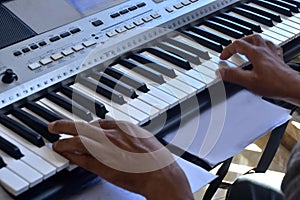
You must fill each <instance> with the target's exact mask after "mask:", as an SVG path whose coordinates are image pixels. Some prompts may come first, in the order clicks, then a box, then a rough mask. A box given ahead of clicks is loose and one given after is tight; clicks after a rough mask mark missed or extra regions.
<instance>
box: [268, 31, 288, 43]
mask: <svg viewBox="0 0 300 200" xmlns="http://www.w3.org/2000/svg"><path fill="white" fill-rule="evenodd" d="M263 34H265V35H268V36H270V37H272V38H275V39H277V40H280V41H281V42H284V41H287V40H288V38H287V37H284V36H282V35H280V34H278V33H275V32H273V31H272V30H271V29H268V30H263Z"/></svg>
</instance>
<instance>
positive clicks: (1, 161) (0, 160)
mask: <svg viewBox="0 0 300 200" xmlns="http://www.w3.org/2000/svg"><path fill="white" fill-rule="evenodd" d="M3 167H6V164H5V162H4V160H3V158H2V157H1V156H0V169H1V168H3Z"/></svg>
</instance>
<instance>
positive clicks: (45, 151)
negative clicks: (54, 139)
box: [4, 132, 69, 172]
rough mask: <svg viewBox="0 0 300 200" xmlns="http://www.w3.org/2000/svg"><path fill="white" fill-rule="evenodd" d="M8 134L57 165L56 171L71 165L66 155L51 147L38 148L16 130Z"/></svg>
mask: <svg viewBox="0 0 300 200" xmlns="http://www.w3.org/2000/svg"><path fill="white" fill-rule="evenodd" d="M4 134H7V133H6V132H4ZM7 136H9V137H11V138H12V139H14V140H16V141H17V142H18V143H20V144H21V145H23V146H25V147H26V148H27V149H29V150H30V151H32V152H33V153H35V154H37V155H39V156H40V157H42V158H43V159H44V160H46V161H48V162H49V163H51V164H52V165H53V166H55V167H56V171H58V172H59V171H61V170H62V169H64V168H66V167H68V165H69V161H68V160H67V159H65V158H64V157H62V156H61V155H59V154H58V153H56V152H54V151H53V150H52V149H49V148H48V147H47V146H43V147H40V148H38V147H37V146H35V145H33V144H31V143H30V142H28V141H27V140H25V139H24V138H22V137H20V136H19V135H17V134H16V133H14V132H11V133H10V134H9V135H7Z"/></svg>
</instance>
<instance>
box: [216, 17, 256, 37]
mask: <svg viewBox="0 0 300 200" xmlns="http://www.w3.org/2000/svg"><path fill="white" fill-rule="evenodd" d="M210 20H212V21H215V22H218V23H219V24H224V25H226V26H228V27H230V28H233V29H235V30H240V31H241V32H243V33H244V34H245V35H251V34H253V31H252V29H251V28H249V27H246V26H243V25H241V24H238V23H235V22H232V21H230V20H228V19H224V18H222V17H218V16H217V17H214V18H211V19H210Z"/></svg>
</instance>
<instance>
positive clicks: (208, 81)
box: [186, 70, 214, 85]
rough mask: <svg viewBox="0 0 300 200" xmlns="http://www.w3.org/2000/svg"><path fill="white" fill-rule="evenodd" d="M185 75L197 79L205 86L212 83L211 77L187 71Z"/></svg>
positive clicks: (194, 71)
mask: <svg viewBox="0 0 300 200" xmlns="http://www.w3.org/2000/svg"><path fill="white" fill-rule="evenodd" d="M186 74H187V75H189V76H191V77H193V78H195V79H197V80H199V81H201V82H203V83H205V84H207V85H209V84H211V83H212V82H213V81H214V79H213V78H211V77H209V76H207V75H205V74H201V73H199V72H198V71H196V70H189V71H188V72H186Z"/></svg>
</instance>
